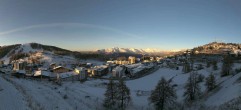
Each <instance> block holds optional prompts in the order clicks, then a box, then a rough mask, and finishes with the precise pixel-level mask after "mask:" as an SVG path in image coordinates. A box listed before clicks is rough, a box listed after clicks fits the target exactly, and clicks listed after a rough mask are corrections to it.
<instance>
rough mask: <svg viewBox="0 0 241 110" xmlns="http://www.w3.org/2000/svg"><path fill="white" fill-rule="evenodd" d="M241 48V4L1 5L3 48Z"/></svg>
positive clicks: (10, 1) (46, 1)
mask: <svg viewBox="0 0 241 110" xmlns="http://www.w3.org/2000/svg"><path fill="white" fill-rule="evenodd" d="M215 39H217V40H219V41H220V40H222V41H224V42H233V43H240V41H241V1H240V0H0V45H9V44H16V43H29V42H38V43H43V44H48V45H54V46H59V47H62V48H66V49H71V50H93V49H99V48H109V47H131V48H158V49H164V50H170V49H183V48H192V47H194V46H198V45H202V44H206V43H209V42H212V41H214V40H215Z"/></svg>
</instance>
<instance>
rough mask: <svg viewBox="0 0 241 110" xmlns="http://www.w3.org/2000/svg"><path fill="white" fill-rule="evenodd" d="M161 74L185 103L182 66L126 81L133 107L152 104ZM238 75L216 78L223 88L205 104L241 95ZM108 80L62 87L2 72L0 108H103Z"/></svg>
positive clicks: (74, 83)
mask: <svg viewBox="0 0 241 110" xmlns="http://www.w3.org/2000/svg"><path fill="white" fill-rule="evenodd" d="M219 66H220V65H219ZM237 67H238V66H237ZM219 68H220V67H219ZM210 71H211V68H208V69H207V68H206V69H203V70H200V71H198V73H199V74H203V75H204V76H208V75H209V73H210ZM218 73H219V71H216V72H215V71H214V74H215V75H217V76H219V74H218ZM161 77H165V78H166V79H171V78H173V84H177V87H176V91H177V95H178V101H179V102H182V100H183V93H184V89H183V87H184V85H185V83H186V81H187V79H188V77H189V74H183V73H182V71H181V68H180V69H179V70H173V69H169V68H160V69H159V70H158V71H156V72H154V73H152V74H150V75H147V76H145V77H142V78H139V79H135V80H128V81H126V84H127V86H128V87H129V88H130V90H131V97H132V105H131V107H130V109H136V110H137V109H138V110H139V109H146V108H149V107H150V106H149V101H148V97H149V95H150V92H151V90H153V89H154V88H155V86H156V84H157V83H158V81H159V80H160V79H161ZM239 77H241V74H240V73H239V74H237V75H235V76H228V77H223V78H220V77H217V83H218V84H219V83H220V84H219V86H220V88H221V89H220V90H219V91H217V92H216V93H213V94H210V95H209V96H207V97H206V98H205V102H204V104H206V105H208V106H219V105H221V104H223V103H225V102H227V101H229V100H231V99H233V98H236V97H238V96H241V95H240V86H241V83H238V82H237V79H238V78H239ZM106 83H108V80H101V79H89V80H88V81H86V82H84V83H80V82H78V81H75V82H71V81H65V82H63V85H62V86H58V85H56V84H54V83H53V82H49V81H47V80H43V81H40V80H33V79H18V78H14V77H10V76H5V77H4V78H3V75H1V77H0V96H1V100H0V101H1V102H0V109H18V110H25V109H56V110H63V109H68V110H74V109H81V110H82V109H85V110H94V109H96V108H98V109H102V102H103V100H104V93H105V91H106ZM200 85H201V88H202V91H203V92H204V91H205V86H204V82H202V83H200ZM137 91H143V92H144V94H142V95H141V96H138V95H137V94H136V93H137ZM12 97H14V98H12Z"/></svg>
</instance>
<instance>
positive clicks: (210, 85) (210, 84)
mask: <svg viewBox="0 0 241 110" xmlns="http://www.w3.org/2000/svg"><path fill="white" fill-rule="evenodd" d="M205 85H206V88H207V90H208V91H211V90H213V89H214V88H215V87H216V81H215V76H214V75H213V74H212V73H211V74H210V75H209V76H208V77H207V78H206V83H205Z"/></svg>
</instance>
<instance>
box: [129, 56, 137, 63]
mask: <svg viewBox="0 0 241 110" xmlns="http://www.w3.org/2000/svg"><path fill="white" fill-rule="evenodd" d="M128 61H129V64H134V63H136V57H133V56H129V58H128Z"/></svg>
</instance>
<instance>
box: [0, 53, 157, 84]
mask: <svg viewBox="0 0 241 110" xmlns="http://www.w3.org/2000/svg"><path fill="white" fill-rule="evenodd" d="M41 56H42V55H41V54H38V57H33V56H30V57H28V58H24V59H19V60H14V61H12V62H11V64H9V65H7V66H6V65H4V62H3V61H0V68H1V69H0V71H2V72H4V73H11V74H13V75H15V76H18V77H22V76H23V77H33V78H41V79H50V80H81V81H84V80H86V79H87V78H88V77H91V78H100V77H104V78H110V77H113V78H124V77H125V78H133V77H136V76H139V75H142V74H145V73H148V72H149V71H151V70H152V69H154V68H155V67H156V65H157V63H156V62H151V61H150V60H149V61H148V62H147V61H145V62H141V61H140V59H138V58H136V57H133V56H130V57H128V59H121V60H113V61H107V62H106V63H104V64H100V65H96V64H93V63H90V62H85V61H79V62H68V61H62V62H59V63H55V62H52V63H49V62H42V61H41V60H40V59H41V58H40V57H41ZM4 67H8V68H5V69H3V68H4Z"/></svg>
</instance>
